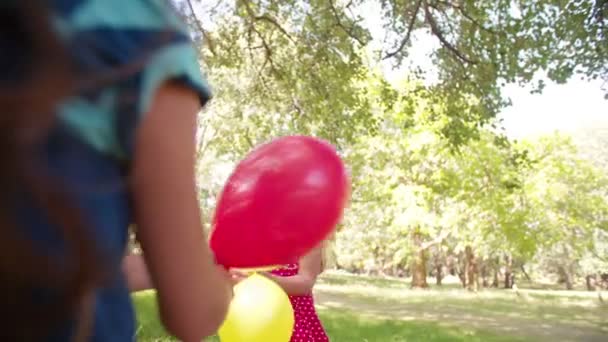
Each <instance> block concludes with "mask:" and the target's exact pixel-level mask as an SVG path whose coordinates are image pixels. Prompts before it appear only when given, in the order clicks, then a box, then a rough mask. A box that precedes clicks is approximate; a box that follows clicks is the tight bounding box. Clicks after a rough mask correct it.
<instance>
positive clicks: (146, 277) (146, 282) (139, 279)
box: [122, 254, 154, 292]
mask: <svg viewBox="0 0 608 342" xmlns="http://www.w3.org/2000/svg"><path fill="white" fill-rule="evenodd" d="M122 269H123V272H124V274H125V277H126V278H127V285H128V287H129V290H131V292H137V291H143V290H150V289H153V288H154V284H152V279H150V274H149V272H148V267H147V266H146V261H145V260H144V257H143V255H137V254H130V255H127V256H125V257H124V259H123V261H122Z"/></svg>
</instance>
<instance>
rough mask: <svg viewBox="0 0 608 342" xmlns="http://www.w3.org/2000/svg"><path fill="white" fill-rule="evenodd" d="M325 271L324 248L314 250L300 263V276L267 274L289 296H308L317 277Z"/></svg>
mask: <svg viewBox="0 0 608 342" xmlns="http://www.w3.org/2000/svg"><path fill="white" fill-rule="evenodd" d="M322 271H323V247H322V246H319V247H316V248H314V249H313V250H312V251H310V252H309V253H308V254H306V255H305V256H304V257H302V258H301V259H300V261H299V270H298V274H296V275H294V276H291V277H278V276H274V275H272V274H266V276H268V277H269V278H270V279H272V280H274V281H275V282H276V283H277V284H279V286H281V287H282V288H283V290H285V292H287V294H289V295H295V296H298V295H307V294H310V293H311V292H312V288H313V287H314V285H315V282H316V281H317V276H318V275H319V274H321V272H322Z"/></svg>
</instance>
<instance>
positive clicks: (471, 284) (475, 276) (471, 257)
mask: <svg viewBox="0 0 608 342" xmlns="http://www.w3.org/2000/svg"><path fill="white" fill-rule="evenodd" d="M465 255H466V275H467V276H466V278H467V279H466V280H467V282H466V285H467V289H468V290H469V291H474V292H477V290H478V288H479V267H478V265H477V258H475V254H474V253H473V248H471V246H466V248H465Z"/></svg>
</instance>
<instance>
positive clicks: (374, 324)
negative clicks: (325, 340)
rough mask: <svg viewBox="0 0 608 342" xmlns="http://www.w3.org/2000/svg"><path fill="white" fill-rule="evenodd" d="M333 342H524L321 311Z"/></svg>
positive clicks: (342, 311) (337, 311)
mask: <svg viewBox="0 0 608 342" xmlns="http://www.w3.org/2000/svg"><path fill="white" fill-rule="evenodd" d="M319 312H320V316H321V320H322V321H323V324H324V325H325V327H326V329H327V332H328V335H329V336H330V340H331V341H332V342H350V341H352V342H372V341H374V342H376V341H377V342H384V341H386V342H405V341H431V342H433V341H471V342H474V341H490V342H492V341H523V340H519V339H517V338H513V337H504V336H499V335H494V334H490V333H487V332H484V331H480V330H476V329H468V328H459V327H444V326H441V325H439V324H435V323H428V322H418V321H396V320H388V319H376V318H371V317H369V316H360V315H356V314H354V313H352V312H348V311H345V310H329V309H323V310H319Z"/></svg>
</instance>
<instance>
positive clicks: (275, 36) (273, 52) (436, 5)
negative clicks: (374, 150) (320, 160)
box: [181, 0, 608, 145]
mask: <svg viewBox="0 0 608 342" xmlns="http://www.w3.org/2000/svg"><path fill="white" fill-rule="evenodd" d="M198 3H199V1H195V0H186V3H184V5H183V6H182V7H181V8H182V12H183V13H184V14H185V15H186V16H187V17H189V22H190V23H191V24H192V26H193V28H194V29H195V30H196V31H197V32H199V36H203V37H204V38H205V45H204V50H203V51H202V56H204V60H205V62H206V65H207V66H208V69H209V73H210V75H212V76H213V75H214V74H217V72H216V71H215V70H216V69H218V68H219V69H224V71H225V72H228V73H234V72H235V70H244V69H247V70H248V71H247V72H246V73H247V74H249V75H250V76H251V80H250V81H251V84H250V85H249V86H248V87H247V88H246V90H247V91H244V92H243V91H241V92H240V94H241V101H254V100H255V101H256V102H258V103H256V109H257V110H260V111H268V112H272V113H280V115H281V116H289V117H290V118H291V120H289V123H290V124H291V126H292V127H290V128H291V129H292V130H296V131H302V132H310V133H312V134H318V135H320V136H323V137H325V138H328V139H329V140H330V141H332V142H335V143H338V142H340V138H341V137H334V136H333V135H334V134H335V132H336V131H340V132H341V135H344V136H346V137H352V136H355V135H356V134H358V133H360V132H361V131H366V130H373V129H374V128H375V127H376V125H377V122H375V121H374V120H373V118H370V117H369V116H368V113H369V111H368V109H369V108H368V106H367V104H366V101H365V100H363V99H364V98H365V97H361V96H359V95H358V94H359V91H361V89H357V87H356V84H357V83H358V82H359V81H360V80H361V78H362V77H364V74H365V68H366V67H367V66H369V65H373V64H374V63H377V62H378V61H380V60H382V59H384V60H391V61H394V62H395V63H396V64H400V63H402V62H403V61H404V60H405V59H407V57H408V55H409V52H410V51H411V49H412V46H413V45H414V44H412V37H413V36H414V35H420V34H424V35H427V36H429V37H433V38H434V39H435V40H436V41H437V42H438V46H439V48H438V49H436V50H435V51H434V52H433V53H432V56H431V60H432V63H433V64H434V65H435V66H436V67H437V69H438V75H439V81H438V83H437V84H435V85H433V86H431V89H432V92H434V93H436V94H437V95H438V96H441V97H443V98H445V106H446V108H445V114H446V116H445V118H446V125H444V128H443V130H442V134H443V135H444V136H446V137H448V138H449V139H450V141H451V142H452V143H453V144H454V145H460V144H462V143H464V141H465V140H467V139H469V138H471V137H476V136H477V134H476V132H477V129H478V128H479V127H480V125H482V124H484V123H488V122H490V121H491V120H492V118H494V117H495V115H496V114H497V113H498V111H499V110H500V109H501V108H502V107H503V106H505V105H507V104H508V102H507V101H506V100H505V99H504V98H503V97H502V95H501V92H500V88H501V85H503V84H505V83H513V82H519V83H526V84H527V83H529V82H531V81H533V80H535V77H536V76H539V75H540V74H542V73H545V74H546V75H547V76H548V78H549V79H551V80H553V81H557V82H565V81H567V80H568V79H569V78H570V77H572V76H574V75H581V76H582V77H586V78H591V79H595V78H603V79H605V80H608V43H607V42H608V34H607V32H608V28H607V27H608V25H607V24H608V14H607V13H608V2H606V1H604V0H585V1H577V2H571V1H570V2H569V1H564V0H542V1H540V0H539V1H535V2H533V3H529V2H524V1H518V2H513V1H507V0H499V1H495V2H485V3H480V2H478V1H473V0H454V1H440V0H417V1H407V0H378V1H374V0H351V1H348V2H344V1H334V0H332V1H326V0H310V1H302V0H265V1H261V0H248V1H244V0H216V2H215V3H214V4H212V5H209V6H207V7H206V9H207V10H206V11H196V8H198V7H199V6H198ZM186 4H187V5H189V6H186ZM370 4H372V7H373V4H377V6H378V7H379V9H380V20H381V22H382V23H384V28H385V31H386V39H385V41H384V42H383V44H382V45H381V49H380V51H378V52H377V53H375V54H372V55H371V56H369V58H366V56H365V55H364V54H363V51H365V50H366V49H368V48H369V47H370V42H371V34H370V30H372V29H375V28H371V27H365V26H364V22H363V17H364V16H365V15H367V13H362V8H363V6H364V5H367V6H368V7H369V5H370ZM201 12H202V14H204V18H205V19H206V20H204V21H203V20H201V19H200V15H201ZM197 15H199V16H197ZM417 70H418V69H417V66H414V68H413V69H410V70H409V72H410V74H411V75H413V77H414V78H418V77H420V76H421V75H419V74H417V72H416V71H417ZM542 87H543V82H542V79H541V80H539V81H538V84H537V87H536V88H537V90H538V91H540V90H542ZM218 89H223V88H218ZM241 90H245V89H241ZM358 90H359V91H358ZM222 91H223V90H222ZM363 92H365V90H363ZM607 95H608V94H607ZM472 98H474V99H476V100H475V101H473V102H472V101H471V99H472ZM233 99H234V98H233ZM260 102H263V103H264V105H261V103H260ZM345 121H346V122H349V123H355V124H354V125H352V124H351V125H345ZM470 123H474V124H473V125H471V124H470Z"/></svg>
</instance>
